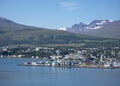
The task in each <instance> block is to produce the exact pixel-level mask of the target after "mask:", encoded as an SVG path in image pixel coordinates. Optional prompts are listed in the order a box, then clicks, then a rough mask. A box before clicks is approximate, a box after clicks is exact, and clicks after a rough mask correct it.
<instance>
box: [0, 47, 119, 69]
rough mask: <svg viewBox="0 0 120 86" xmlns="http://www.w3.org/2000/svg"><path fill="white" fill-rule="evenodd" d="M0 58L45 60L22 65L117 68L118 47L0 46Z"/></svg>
mask: <svg viewBox="0 0 120 86" xmlns="http://www.w3.org/2000/svg"><path fill="white" fill-rule="evenodd" d="M0 57H1V58H33V59H38V60H46V61H45V62H43V61H40V62H25V64H24V65H39V66H61V67H87V68H88V67H89V68H113V67H114V68H119V67H120V47H112V48H105V47H102V48H81V47H46V46H43V47H40V46H31V47H21V46H5V47H1V48H0Z"/></svg>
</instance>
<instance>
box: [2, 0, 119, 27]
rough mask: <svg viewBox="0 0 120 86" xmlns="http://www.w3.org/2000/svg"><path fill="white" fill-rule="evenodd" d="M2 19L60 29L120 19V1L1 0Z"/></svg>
mask: <svg viewBox="0 0 120 86" xmlns="http://www.w3.org/2000/svg"><path fill="white" fill-rule="evenodd" d="M0 17H4V18H7V19H10V20H12V21H15V22H17V23H20V24H25V25H30V26H38V27H45V28H49V29H57V28H60V27H71V26H72V25H73V24H76V23H80V22H83V23H87V24H89V23H90V22H92V21H93V20H96V19H98V20H104V19H111V20H120V0H0Z"/></svg>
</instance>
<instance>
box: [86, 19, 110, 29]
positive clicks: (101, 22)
mask: <svg viewBox="0 0 120 86" xmlns="http://www.w3.org/2000/svg"><path fill="white" fill-rule="evenodd" d="M111 22H112V20H94V21H93V22H91V23H90V24H89V25H88V26H87V27H86V29H100V28H102V27H103V26H104V25H106V24H109V23H111Z"/></svg>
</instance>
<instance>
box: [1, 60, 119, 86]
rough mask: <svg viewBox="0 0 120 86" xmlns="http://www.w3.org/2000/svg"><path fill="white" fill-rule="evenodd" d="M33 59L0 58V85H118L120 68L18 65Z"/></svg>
mask: <svg viewBox="0 0 120 86" xmlns="http://www.w3.org/2000/svg"><path fill="white" fill-rule="evenodd" d="M25 61H38V60H33V59H16V58H0V86H120V69H89V68H59V67H56V68H55V67H36V66H18V64H20V63H24V62H25Z"/></svg>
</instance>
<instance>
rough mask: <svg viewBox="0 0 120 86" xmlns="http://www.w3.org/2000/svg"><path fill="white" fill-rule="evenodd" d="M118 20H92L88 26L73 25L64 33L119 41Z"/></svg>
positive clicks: (119, 26) (82, 24)
mask: <svg viewBox="0 0 120 86" xmlns="http://www.w3.org/2000/svg"><path fill="white" fill-rule="evenodd" d="M119 30H120V20H115V21H112V20H94V21H92V22H91V23H90V24H85V23H79V24H74V25H72V26H71V27H70V28H67V29H66V31H68V32H72V33H78V34H84V35H90V36H94V37H104V38H118V39H120V31H119Z"/></svg>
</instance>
